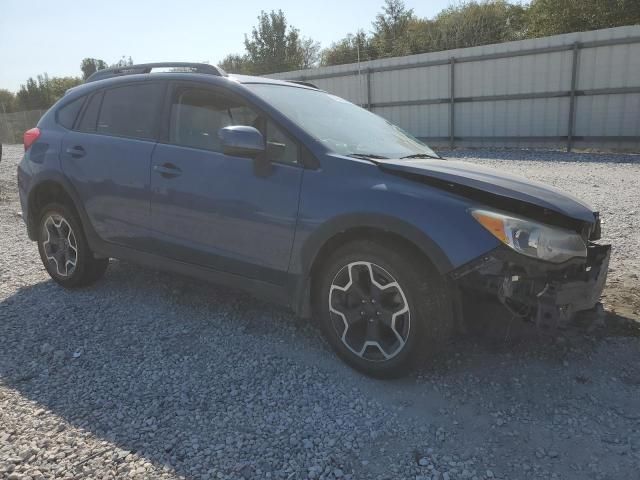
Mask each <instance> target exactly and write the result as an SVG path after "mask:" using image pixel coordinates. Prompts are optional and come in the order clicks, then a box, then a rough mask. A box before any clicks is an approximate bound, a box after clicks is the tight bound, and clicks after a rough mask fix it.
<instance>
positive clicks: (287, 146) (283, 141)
mask: <svg viewBox="0 0 640 480" xmlns="http://www.w3.org/2000/svg"><path fill="white" fill-rule="evenodd" d="M267 153H268V155H269V158H270V159H271V160H272V161H274V162H282V163H293V164H297V163H298V162H299V155H298V145H297V144H296V142H294V141H293V140H292V139H291V137H289V135H287V134H286V133H284V132H283V131H282V130H281V129H280V127H278V126H277V125H276V124H275V123H273V122H271V121H268V122H267Z"/></svg>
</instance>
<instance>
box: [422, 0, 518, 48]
mask: <svg viewBox="0 0 640 480" xmlns="http://www.w3.org/2000/svg"><path fill="white" fill-rule="evenodd" d="M524 17H525V8H524V7H522V6H521V5H512V4H510V3H507V2H506V1H504V0H495V1H490V2H483V3H478V2H474V1H472V2H468V3H463V4H460V5H457V6H455V7H449V8H446V9H445V10H443V11H442V12H440V13H439V14H438V15H437V16H436V18H435V19H434V21H433V22H432V23H431V24H430V25H427V26H426V28H427V29H428V30H429V31H430V33H429V35H428V36H429V37H430V42H431V45H429V46H428V48H427V49H426V50H425V51H428V50H449V49H453V48H464V47H473V46H477V45H487V44H490V43H500V42H507V41H510V40H519V39H521V38H524V31H523V30H524V22H525V18H524Z"/></svg>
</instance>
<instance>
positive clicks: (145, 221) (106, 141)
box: [61, 82, 166, 249]
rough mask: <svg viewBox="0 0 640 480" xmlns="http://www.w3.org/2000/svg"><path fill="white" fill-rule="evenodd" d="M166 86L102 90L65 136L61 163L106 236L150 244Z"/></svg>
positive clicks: (127, 242)
mask: <svg viewBox="0 0 640 480" xmlns="http://www.w3.org/2000/svg"><path fill="white" fill-rule="evenodd" d="M165 87H166V85H165V84H164V83H162V82H136V83H131V84H126V85H119V86H117V87H114V88H110V89H105V90H101V91H98V92H96V93H94V94H93V95H92V96H91V97H90V98H89V99H88V101H87V102H86V105H85V107H84V110H83V112H82V113H81V114H80V118H79V119H78V121H77V122H76V124H75V127H74V129H73V130H71V131H69V132H68V133H67V134H66V135H65V136H64V138H63V141H62V149H61V163H62V169H63V171H64V173H65V175H66V176H67V177H68V178H69V179H70V180H71V182H72V183H73V185H74V186H75V188H76V189H77V191H78V193H79V194H80V196H81V198H82V200H83V203H84V207H85V209H86V212H87V214H88V216H89V219H90V221H91V223H92V225H93V227H94V229H95V230H96V232H97V233H98V235H99V236H100V237H101V238H102V239H103V240H106V241H109V242H113V243H117V244H120V245H125V246H130V247H136V248H142V249H144V248H146V246H148V241H149V240H150V222H151V220H150V180H149V171H150V168H151V154H152V152H153V148H154V146H155V144H156V138H157V129H158V116H159V113H160V111H161V108H162V106H161V103H162V100H163V96H164V95H163V93H164V89H165Z"/></svg>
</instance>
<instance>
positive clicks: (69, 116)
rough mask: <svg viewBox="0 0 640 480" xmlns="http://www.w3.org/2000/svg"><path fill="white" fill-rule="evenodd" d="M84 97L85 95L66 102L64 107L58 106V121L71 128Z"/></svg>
mask: <svg viewBox="0 0 640 480" xmlns="http://www.w3.org/2000/svg"><path fill="white" fill-rule="evenodd" d="M86 98H87V97H80V98H77V99H75V100H74V101H73V102H70V103H67V104H66V105H65V106H64V107H62V108H60V109H59V110H58V114H57V118H58V123H59V124H60V125H62V126H63V127H64V128H68V129H71V128H73V124H74V123H75V121H76V118H77V117H78V113H80V109H81V108H82V104H83V103H84V101H85V99H86Z"/></svg>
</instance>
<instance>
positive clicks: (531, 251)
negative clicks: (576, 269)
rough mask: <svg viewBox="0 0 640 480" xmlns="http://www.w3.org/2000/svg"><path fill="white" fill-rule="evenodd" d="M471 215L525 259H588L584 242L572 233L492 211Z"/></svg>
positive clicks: (480, 211)
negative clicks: (527, 257) (525, 256)
mask: <svg viewBox="0 0 640 480" xmlns="http://www.w3.org/2000/svg"><path fill="white" fill-rule="evenodd" d="M471 215H473V217H474V218H475V219H476V220H477V221H478V222H480V224H481V225H482V226H483V227H484V228H486V229H487V230H489V232H491V233H492V234H493V236H495V237H496V238H497V239H498V240H500V241H501V242H502V243H504V244H505V245H508V246H509V247H511V248H513V249H514V250H515V251H516V252H518V253H522V254H523V255H527V256H529V257H534V258H539V259H541V260H547V261H549V262H554V263H561V262H564V261H565V260H569V259H570V258H574V257H586V256H587V246H586V244H585V242H584V240H582V237H581V236H580V235H579V234H577V233H576V232H574V231H572V230H567V229H565V228H560V227H552V226H549V225H544V224H542V223H537V222H534V221H532V220H528V219H526V218H520V217H514V216H512V215H508V214H504V213H498V212H493V211H491V210H479V209H478V210H476V209H473V210H471Z"/></svg>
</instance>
